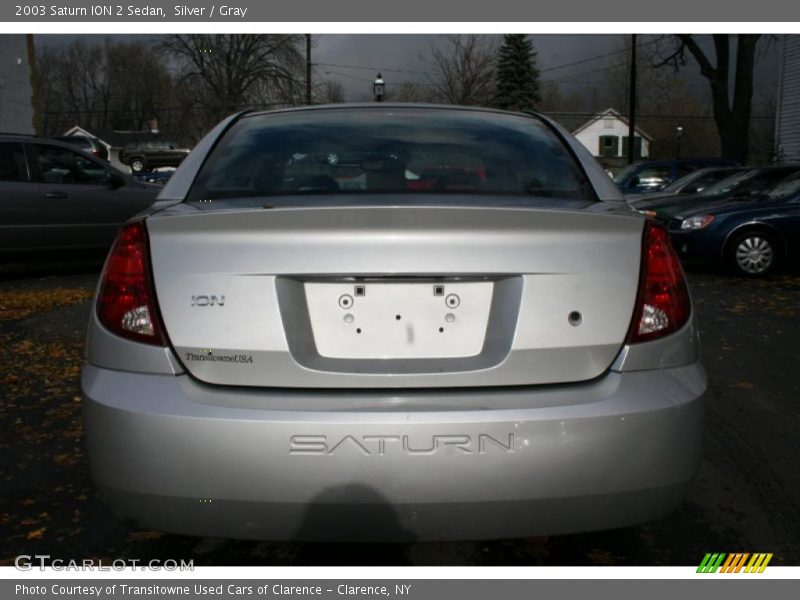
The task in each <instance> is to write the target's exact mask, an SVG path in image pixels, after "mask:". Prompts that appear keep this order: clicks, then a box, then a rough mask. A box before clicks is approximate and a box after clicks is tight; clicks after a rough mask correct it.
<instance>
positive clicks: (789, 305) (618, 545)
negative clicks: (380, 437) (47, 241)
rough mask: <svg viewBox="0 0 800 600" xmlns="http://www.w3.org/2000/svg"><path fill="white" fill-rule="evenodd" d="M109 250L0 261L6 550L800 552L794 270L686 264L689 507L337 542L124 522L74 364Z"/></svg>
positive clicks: (678, 556) (562, 556) (576, 556)
mask: <svg viewBox="0 0 800 600" xmlns="http://www.w3.org/2000/svg"><path fill="white" fill-rule="evenodd" d="M101 262H102V259H98V258H96V257H89V258H87V259H80V260H74V261H59V262H57V263H56V262H53V261H40V262H38V263H25V264H20V265H17V264H4V265H2V266H1V267H0V356H2V368H1V369H0V386H2V390H3V394H2V400H3V401H2V403H0V432H2V434H1V435H0V480H2V490H3V491H2V494H1V496H2V497H0V524H1V525H2V527H1V528H0V531H1V532H2V533H0V536H1V537H0V544H2V551H1V552H0V564H6V565H7V564H13V560H14V557H15V556H16V555H18V554H49V555H51V556H52V557H53V558H56V557H57V558H63V559H81V558H84V557H86V558H89V557H94V558H103V559H104V560H112V559H114V558H121V557H125V558H137V559H141V560H143V561H144V560H149V559H154V558H161V559H164V558H172V559H180V558H184V559H194V562H195V564H196V565H205V564H208V565H249V564H281V565H282V564H298V565H302V564H311V565H337V564H343V565H696V564H698V563H699V561H700V559H701V558H702V556H703V554H704V553H705V552H710V551H721V552H734V551H744V552H773V553H774V554H775V557H774V558H773V560H772V563H771V564H775V565H781V564H785V565H799V564H800V513H798V510H797V507H798V506H800V469H798V467H797V463H798V459H800V436H799V435H798V431H800V378H798V377H797V375H798V367H799V366H800V361H798V350H797V343H798V340H800V274H798V273H797V272H793V273H788V274H781V275H776V276H773V277H771V278H768V279H764V280H758V281H752V280H745V279H740V278H734V277H729V276H727V275H725V274H722V273H719V272H717V271H713V270H707V269H704V270H696V269H695V270H692V271H690V273H689V279H690V284H691V286H692V292H693V295H694V298H695V304H696V309H697V312H698V316H699V322H700V329H701V332H702V352H703V360H704V363H705V366H706V369H707V371H708V375H709V383H710V387H709V396H708V408H709V411H708V413H709V421H708V427H707V435H706V440H705V454H704V460H703V463H702V466H701V469H700V472H699V474H698V477H697V479H696V481H695V485H694V487H693V489H692V491H691V493H690V495H689V497H688V499H687V501H686V502H685V503H684V505H683V506H682V508H681V509H680V510H679V511H678V512H676V513H675V514H673V515H671V516H670V517H668V518H666V519H664V520H662V521H659V522H655V523H651V524H648V525H643V526H640V527H634V528H628V529H623V530H613V531H607V532H600V533H592V534H583V535H571V536H559V537H549V538H547V537H543V538H529V539H517V540H504V541H493V542H474V543H473V542H463V543H415V544H404V545H392V544H387V545H338V544H303V543H269V542H260V543H259V542H241V541H228V540H212V539H198V538H189V537H182V536H174V535H167V534H162V533H159V532H154V531H135V530H130V529H127V528H126V527H124V526H123V525H121V524H119V523H118V522H116V521H115V520H114V518H113V517H112V516H111V515H110V514H109V512H108V511H107V510H106V509H105V508H104V506H103V505H102V504H101V503H100V502H99V501H98V499H97V498H96V497H95V495H94V493H93V489H92V484H91V481H90V479H89V474H88V468H87V464H86V460H85V457H84V453H83V449H82V427H81V416H80V403H81V400H80V391H79V375H80V367H81V361H82V351H83V344H84V329H85V322H86V318H87V314H88V311H89V310H90V303H91V295H92V293H93V291H94V286H95V283H96V280H97V275H98V271H99V267H100V264H101Z"/></svg>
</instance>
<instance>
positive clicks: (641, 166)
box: [614, 158, 739, 194]
mask: <svg viewBox="0 0 800 600" xmlns="http://www.w3.org/2000/svg"><path fill="white" fill-rule="evenodd" d="M738 165H739V163H738V161H736V160H733V159H730V158H682V159H677V160H658V161H654V160H653V161H645V162H640V163H636V164H633V165H630V166H629V167H627V168H625V169H624V170H623V171H622V172H620V173H619V175H617V176H616V177H615V178H614V181H615V182H616V184H617V185H618V186H619V189H620V190H622V193H624V194H648V193H652V192H658V191H660V190H662V189H663V188H664V187H666V186H667V185H669V184H670V183H672V182H673V181H675V180H676V179H679V178H681V177H683V176H684V175H687V174H689V173H691V172H693V171H696V170H697V169H703V168H705V167H735V166H738Z"/></svg>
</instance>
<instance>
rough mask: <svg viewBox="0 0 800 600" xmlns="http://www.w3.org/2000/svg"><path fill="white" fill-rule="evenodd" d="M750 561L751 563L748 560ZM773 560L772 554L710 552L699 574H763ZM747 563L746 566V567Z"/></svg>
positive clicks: (701, 564)
mask: <svg viewBox="0 0 800 600" xmlns="http://www.w3.org/2000/svg"><path fill="white" fill-rule="evenodd" d="M748 558H749V559H750V560H749V561H748V560H747V559H748ZM770 560H772V553H765V552H759V553H756V554H750V553H748V552H735V553H733V554H725V553H724V552H714V553H712V552H709V553H707V554H706V555H705V556H704V557H703V560H702V562H701V563H700V566H699V567H697V572H698V573H716V572H717V569H719V572H720V573H738V572H740V571H742V572H743V573H763V572H764V569H766V568H767V565H768V564H769V561H770ZM745 563H747V564H746V566H745Z"/></svg>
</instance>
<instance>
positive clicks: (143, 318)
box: [97, 221, 166, 346]
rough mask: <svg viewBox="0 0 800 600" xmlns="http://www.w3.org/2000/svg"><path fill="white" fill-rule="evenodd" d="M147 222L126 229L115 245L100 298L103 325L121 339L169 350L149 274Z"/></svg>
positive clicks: (99, 307) (99, 306) (104, 277)
mask: <svg viewBox="0 0 800 600" xmlns="http://www.w3.org/2000/svg"><path fill="white" fill-rule="evenodd" d="M149 254H150V249H149V245H148V240H147V230H146V229H145V226H144V222H142V221H138V222H135V223H130V224H128V225H125V226H124V227H123V228H122V229H121V230H120V232H119V235H118V236H117V240H116V242H114V246H113V248H111V253H110V254H109V255H108V259H107V260H106V266H105V269H104V270H103V277H102V282H101V284H100V293H99V294H98V296H97V316H98V317H99V319H100V322H101V323H102V324H103V325H105V327H106V328H108V329H109V330H110V331H112V332H113V333H116V334H117V335H119V336H122V337H124V338H128V339H130V340H134V341H137V342H144V343H146V344H155V345H158V346H166V337H165V336H164V333H163V330H162V327H161V319H160V317H159V314H158V309H157V305H156V298H155V293H154V291H153V280H152V276H151V273H150V258H149Z"/></svg>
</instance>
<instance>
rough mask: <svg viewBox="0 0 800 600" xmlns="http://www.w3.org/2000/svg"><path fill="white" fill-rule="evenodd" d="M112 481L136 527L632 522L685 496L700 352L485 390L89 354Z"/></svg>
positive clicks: (590, 525) (528, 531) (321, 528)
mask: <svg viewBox="0 0 800 600" xmlns="http://www.w3.org/2000/svg"><path fill="white" fill-rule="evenodd" d="M82 384H83V393H84V418H85V427H86V441H87V447H88V453H89V457H90V460H91V466H92V473H93V477H94V480H95V483H96V484H97V486H98V488H99V490H100V492H101V495H102V496H103V498H104V500H105V501H106V503H107V504H108V505H109V506H110V507H111V509H112V510H113V511H114V512H115V514H117V515H118V516H119V517H120V518H122V519H125V520H128V521H129V522H131V523H132V524H134V525H136V526H138V527H144V528H151V529H158V530H162V531H168V532H173V533H181V534H189V535H202V536H212V537H233V538H250V539H269V540H288V539H299V540H339V541H385V540H396V541H401V540H422V539H429V540H430V539H436V540H446V539H482V538H483V539H485V538H506V537H523V536H531V535H545V534H559V533H570V532H577V531H588V530H596V529H607V528H613V527H621V526H628V525H632V524H636V523H640V522H644V521H648V520H652V519H656V518H659V517H661V516H662V515H664V514H666V513H668V512H669V511H670V510H672V509H673V508H675V507H676V506H677V505H678V504H679V503H680V502H681V500H682V498H683V496H684V494H685V493H686V490H687V488H688V486H689V484H690V482H691V479H692V477H693V475H694V473H695V471H696V468H697V465H698V462H699V457H700V440H701V435H702V426H703V397H704V393H705V388H706V380H705V374H704V372H703V369H702V367H701V366H700V365H699V364H694V365H688V366H684V367H676V368H670V369H658V370H652V371H636V372H627V373H615V372H609V373H607V374H606V375H604V376H603V377H601V378H599V379H597V380H595V381H592V382H588V383H584V384H579V385H569V386H542V387H538V388H504V389H501V388H490V389H485V390H480V389H470V390H453V389H451V390H413V391H412V390H409V391H399V390H387V391H382V390H372V391H364V390H361V391H344V390H342V391H335V392H334V391H330V392H323V391H315V390H312V391H297V390H245V389H234V388H219V387H213V386H207V385H204V384H200V383H197V382H196V381H194V380H192V379H191V378H189V377H187V376H185V375H180V376H170V375H145V374H137V373H128V372H121V371H111V370H107V369H99V368H97V367H93V366H87V367H86V368H85V369H84V373H83V382H82Z"/></svg>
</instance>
